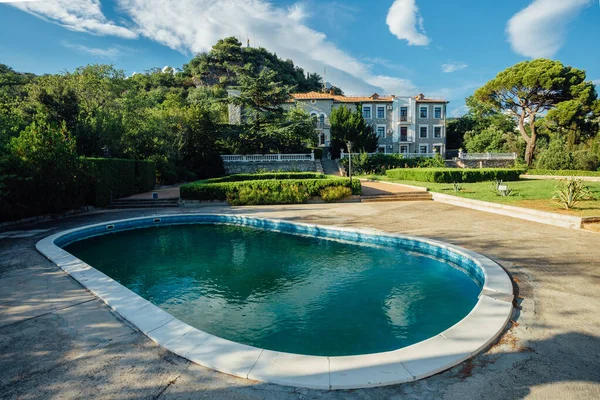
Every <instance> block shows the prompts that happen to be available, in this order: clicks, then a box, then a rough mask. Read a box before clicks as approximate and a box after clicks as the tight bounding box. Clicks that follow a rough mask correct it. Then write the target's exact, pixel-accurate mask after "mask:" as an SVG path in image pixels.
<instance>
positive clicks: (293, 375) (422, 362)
mask: <svg viewBox="0 0 600 400" xmlns="http://www.w3.org/2000/svg"><path fill="white" fill-rule="evenodd" d="M194 218H195V219H202V218H206V220H207V221H208V220H220V221H221V223H227V222H223V221H229V222H230V223H234V224H238V225H249V226H255V227H263V228H265V229H270V230H274V231H283V230H282V228H281V230H280V229H278V228H277V227H290V226H295V227H298V229H300V228H302V229H301V230H304V231H305V232H307V231H312V232H318V233H319V235H318V236H317V234H315V235H314V236H315V237H320V236H322V235H323V234H324V233H330V234H335V235H337V236H338V237H339V236H340V235H341V236H343V235H344V234H345V235H348V236H349V238H348V240H352V238H354V240H355V241H359V239H360V238H364V237H369V236H379V237H381V238H390V240H392V239H394V238H395V239H396V240H400V239H402V240H411V241H415V242H418V243H423V244H427V245H430V246H434V247H436V248H441V249H444V250H449V251H451V252H452V253H455V254H459V255H462V256H464V257H466V258H468V259H470V260H472V261H473V262H474V263H475V264H476V266H477V267H478V268H479V269H480V270H481V272H482V273H483V277H484V280H483V284H482V286H483V289H482V292H481V294H480V297H479V299H478V301H477V304H476V305H475V307H474V308H473V310H471V312H470V313H469V314H468V315H467V316H465V317H464V318H463V319H462V320H461V321H459V322H458V323H456V324H455V325H453V326H452V327H450V328H448V329H447V330H445V331H444V332H442V333H440V334H438V335H436V336H433V337H431V338H429V339H427V340H424V341H421V342H418V343H415V344H413V345H411V346H407V347H404V348H401V349H398V350H394V351H389V352H384V353H375V354H367V355H359V356H342V357H321V356H308V355H301V354H290V353H282V352H276V351H270V350H263V349H259V348H255V347H252V346H247V345H243V344H240V343H235V342H231V341H228V340H225V339H222V338H219V337H216V336H213V335H210V334H208V333H206V332H203V331H200V330H198V329H196V328H193V327H191V326H190V325H188V324H186V323H184V322H182V321H180V320H178V319H177V318H175V317H173V316H172V315H171V314H169V313H167V312H166V311H164V310H162V309H160V308H159V307H157V306H155V305H154V304H152V303H150V302H149V301H147V300H145V299H143V298H142V297H140V296H138V295H137V294H135V293H134V292H132V291H131V290H129V289H127V288H126V287H124V286H122V285H121V284H119V283H118V282H116V281H114V280H113V279H112V278H110V277H108V276H106V275H105V274H103V273H101V272H100V271H98V270H96V269H95V268H93V267H91V266H89V265H87V264H86V263H84V262H83V261H81V260H79V259H77V258H76V257H75V256H73V255H71V254H69V253H68V252H66V251H65V250H63V249H62V248H60V247H58V246H57V245H56V244H55V241H56V240H58V239H61V238H65V237H67V235H69V234H74V233H77V232H82V231H85V230H86V229H88V230H89V229H91V228H94V229H95V228H102V227H104V228H106V227H107V226H110V225H113V226H115V225H117V224H123V223H129V224H131V226H132V227H131V228H126V229H135V223H137V222H144V221H148V222H150V223H149V225H152V223H161V222H162V221H165V222H166V221H168V220H169V219H173V221H175V222H173V223H172V224H176V223H185V222H181V221H183V220H190V221H191V220H192V219H194ZM157 220H158V222H156V221H157ZM177 221H179V222H177ZM248 221H252V222H253V223H254V225H250V224H248ZM192 222H193V221H192ZM188 223H189V222H188ZM196 223H198V222H196ZM256 224H258V225H260V226H257V225H256ZM267 225H268V226H269V227H267ZM138 227H139V226H138ZM288 233H293V232H288ZM36 249H37V250H38V251H39V252H40V253H41V254H43V255H44V256H45V257H46V258H48V259H49V260H50V261H52V262H54V263H55V264H56V265H57V266H59V267H60V268H61V269H63V270H64V271H65V272H67V273H68V274H69V275H70V276H71V277H73V278H74V279H75V280H77V281H78V282H79V283H80V284H81V285H82V286H83V287H85V288H86V289H88V290H89V291H91V292H92V293H94V294H95V295H96V296H97V297H98V298H99V299H101V300H102V301H103V302H105V303H106V304H107V305H108V306H109V307H110V308H111V309H113V310H114V311H115V312H116V313H118V314H119V315H120V316H121V317H123V318H124V319H126V320H128V321H129V322H130V323H132V324H133V325H135V326H136V327H137V328H138V329H139V330H140V331H141V332H142V333H144V334H145V335H146V336H148V337H149V338H150V339H151V340H153V341H154V342H155V343H157V344H158V345H160V346H161V347H163V348H165V349H167V350H169V351H171V352H173V353H175V354H177V355H179V356H181V357H184V358H186V359H188V360H190V361H192V362H195V363H197V364H200V365H203V366H205V367H208V368H211V369H214V370H217V371H220V372H224V373H227V374H230V375H234V376H238V377H241V378H246V379H251V380H256V381H262V382H269V383H275V384H281V385H287V386H296V387H302V388H311V389H323V390H338V389H359V388H369V387H377V386H387V385H393V384H399V383H405V382H410V381H414V380H419V379H423V378H426V377H429V376H431V375H435V374H437V373H439V372H442V371H444V370H447V369H449V368H452V367H454V366H455V365H457V364H459V363H461V362H463V361H465V360H466V359H468V358H470V357H472V356H474V355H476V354H477V353H479V352H480V351H482V350H483V349H485V348H487V347H488V346H489V345H490V344H491V343H492V342H494V341H495V340H496V339H497V338H498V336H500V334H501V333H502V332H503V330H504V328H505V326H506V324H507V323H508V321H509V320H510V317H511V315H512V299H513V289H512V283H511V281H510V278H509V277H508V275H507V273H506V272H505V271H504V270H503V269H502V267H500V266H499V265H498V264H497V263H495V262H494V261H492V260H490V259H489V258H487V257H485V256H483V255H481V254H479V253H475V252H473V251H470V250H467V249H464V248H461V247H458V246H454V245H450V244H448V243H444V242H439V241H436V240H432V239H426V238H419V237H412V236H406V235H398V234H391V233H388V232H383V231H378V230H374V229H353V228H340V227H334V226H323V225H314V224H305V223H297V222H289V221H285V220H277V219H266V218H254V217H244V216H239V215H229V214H203V213H198V214H195V213H194V214H170V215H160V216H149V217H138V218H129V219H122V220H115V221H110V222H104V223H100V224H92V225H88V226H84V227H79V228H74V229H69V230H66V231H63V232H59V233H56V234H54V235H51V236H48V237H46V238H44V239H42V240H40V241H39V242H38V243H37V244H36Z"/></svg>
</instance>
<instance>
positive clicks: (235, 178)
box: [200, 172, 327, 183]
mask: <svg viewBox="0 0 600 400" xmlns="http://www.w3.org/2000/svg"><path fill="white" fill-rule="evenodd" d="M325 178H327V176H326V175H323V174H319V173H317V172H266V173H260V174H235V175H227V176H223V177H220V178H212V179H206V180H203V181H200V182H204V183H223V182H240V181H259V180H283V179H325Z"/></svg>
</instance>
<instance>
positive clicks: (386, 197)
mask: <svg viewBox="0 0 600 400" xmlns="http://www.w3.org/2000/svg"><path fill="white" fill-rule="evenodd" d="M427 200H432V197H431V193H429V192H425V191H422V192H421V191H420V192H406V193H390V194H377V195H370V196H361V197H360V201H361V202H363V203H368V202H383V201H427Z"/></svg>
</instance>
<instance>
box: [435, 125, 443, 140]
mask: <svg viewBox="0 0 600 400" xmlns="http://www.w3.org/2000/svg"><path fill="white" fill-rule="evenodd" d="M442 128H443V126H442V125H435V126H434V127H433V137H434V138H441V137H442Z"/></svg>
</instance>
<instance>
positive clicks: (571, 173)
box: [527, 169, 600, 176]
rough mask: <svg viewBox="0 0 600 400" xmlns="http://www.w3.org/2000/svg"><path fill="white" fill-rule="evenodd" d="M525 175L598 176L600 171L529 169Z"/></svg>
mask: <svg viewBox="0 0 600 400" xmlns="http://www.w3.org/2000/svg"><path fill="white" fill-rule="evenodd" d="M527 175H550V176H600V171H580V170H579V171H575V170H549V169H530V170H529V171H527Z"/></svg>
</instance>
